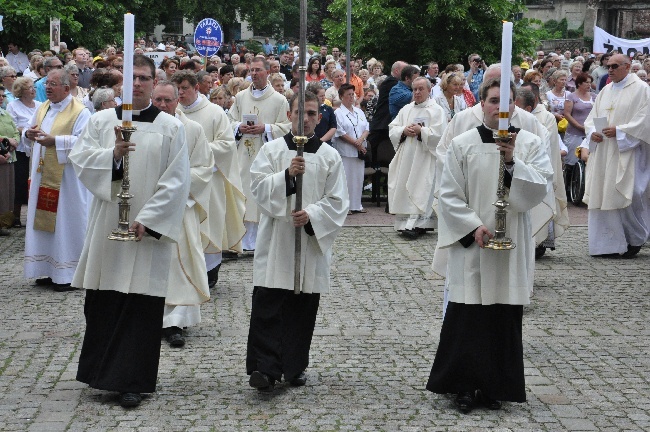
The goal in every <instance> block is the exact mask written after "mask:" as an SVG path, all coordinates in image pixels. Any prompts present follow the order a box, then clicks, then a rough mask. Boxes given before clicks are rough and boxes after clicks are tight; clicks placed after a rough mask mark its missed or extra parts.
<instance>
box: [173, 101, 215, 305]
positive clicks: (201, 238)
mask: <svg viewBox="0 0 650 432" xmlns="http://www.w3.org/2000/svg"><path fill="white" fill-rule="evenodd" d="M176 115H177V118H178V119H179V120H180V121H181V122H182V123H183V126H185V136H186V138H187V150H188V153H189V158H190V194H189V197H188V199H187V203H186V204H185V214H184V215H183V229H182V230H181V235H180V238H179V240H178V242H177V243H176V245H175V247H174V253H173V254H172V260H171V264H170V266H169V278H168V289H167V297H166V298H165V304H167V305H198V304H201V303H204V302H206V301H208V300H210V290H209V288H208V276H207V269H206V266H205V258H204V257H203V250H204V249H205V247H206V246H207V245H208V242H209V239H208V233H207V232H205V231H202V230H201V229H202V228H204V229H205V228H206V227H207V225H201V222H203V221H205V220H206V219H209V215H208V208H209V205H210V186H211V180H212V168H213V167H214V156H213V154H212V151H211V149H210V145H209V144H208V140H207V139H206V137H205V133H203V128H202V127H201V125H200V124H198V123H197V122H194V121H192V120H190V119H188V118H187V117H186V116H185V115H184V114H183V113H181V112H177V114H176Z"/></svg>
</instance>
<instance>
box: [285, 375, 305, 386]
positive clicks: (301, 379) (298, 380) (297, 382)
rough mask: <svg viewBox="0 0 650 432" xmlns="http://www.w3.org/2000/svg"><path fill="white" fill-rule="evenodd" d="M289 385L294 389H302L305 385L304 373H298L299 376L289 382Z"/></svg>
mask: <svg viewBox="0 0 650 432" xmlns="http://www.w3.org/2000/svg"><path fill="white" fill-rule="evenodd" d="M289 384H291V385H292V386H294V387H302V386H304V385H305V384H307V375H305V373H304V372H300V374H299V375H298V376H297V377H295V378H294V379H292V380H291V381H289Z"/></svg>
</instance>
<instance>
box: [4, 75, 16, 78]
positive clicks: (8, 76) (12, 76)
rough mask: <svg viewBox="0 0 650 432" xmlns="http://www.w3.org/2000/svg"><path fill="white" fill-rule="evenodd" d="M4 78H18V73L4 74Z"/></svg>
mask: <svg viewBox="0 0 650 432" xmlns="http://www.w3.org/2000/svg"><path fill="white" fill-rule="evenodd" d="M5 78H18V75H5Z"/></svg>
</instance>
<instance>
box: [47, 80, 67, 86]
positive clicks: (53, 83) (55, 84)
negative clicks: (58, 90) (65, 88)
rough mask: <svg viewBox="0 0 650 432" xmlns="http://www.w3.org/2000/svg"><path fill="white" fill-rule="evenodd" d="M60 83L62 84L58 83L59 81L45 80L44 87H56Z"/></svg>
mask: <svg viewBox="0 0 650 432" xmlns="http://www.w3.org/2000/svg"><path fill="white" fill-rule="evenodd" d="M60 85H63V84H59V83H57V82H54V81H45V87H58V86H60Z"/></svg>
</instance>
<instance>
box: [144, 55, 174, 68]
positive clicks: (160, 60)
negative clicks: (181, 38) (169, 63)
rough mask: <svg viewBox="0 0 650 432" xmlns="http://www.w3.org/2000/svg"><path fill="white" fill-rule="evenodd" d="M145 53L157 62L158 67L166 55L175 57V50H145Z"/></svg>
mask: <svg viewBox="0 0 650 432" xmlns="http://www.w3.org/2000/svg"><path fill="white" fill-rule="evenodd" d="M144 55H145V56H147V57H149V58H150V59H152V60H153V62H154V63H156V67H160V64H161V63H162V61H163V60H164V59H165V57H174V51H166V52H165V51H150V52H145V53H144Z"/></svg>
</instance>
